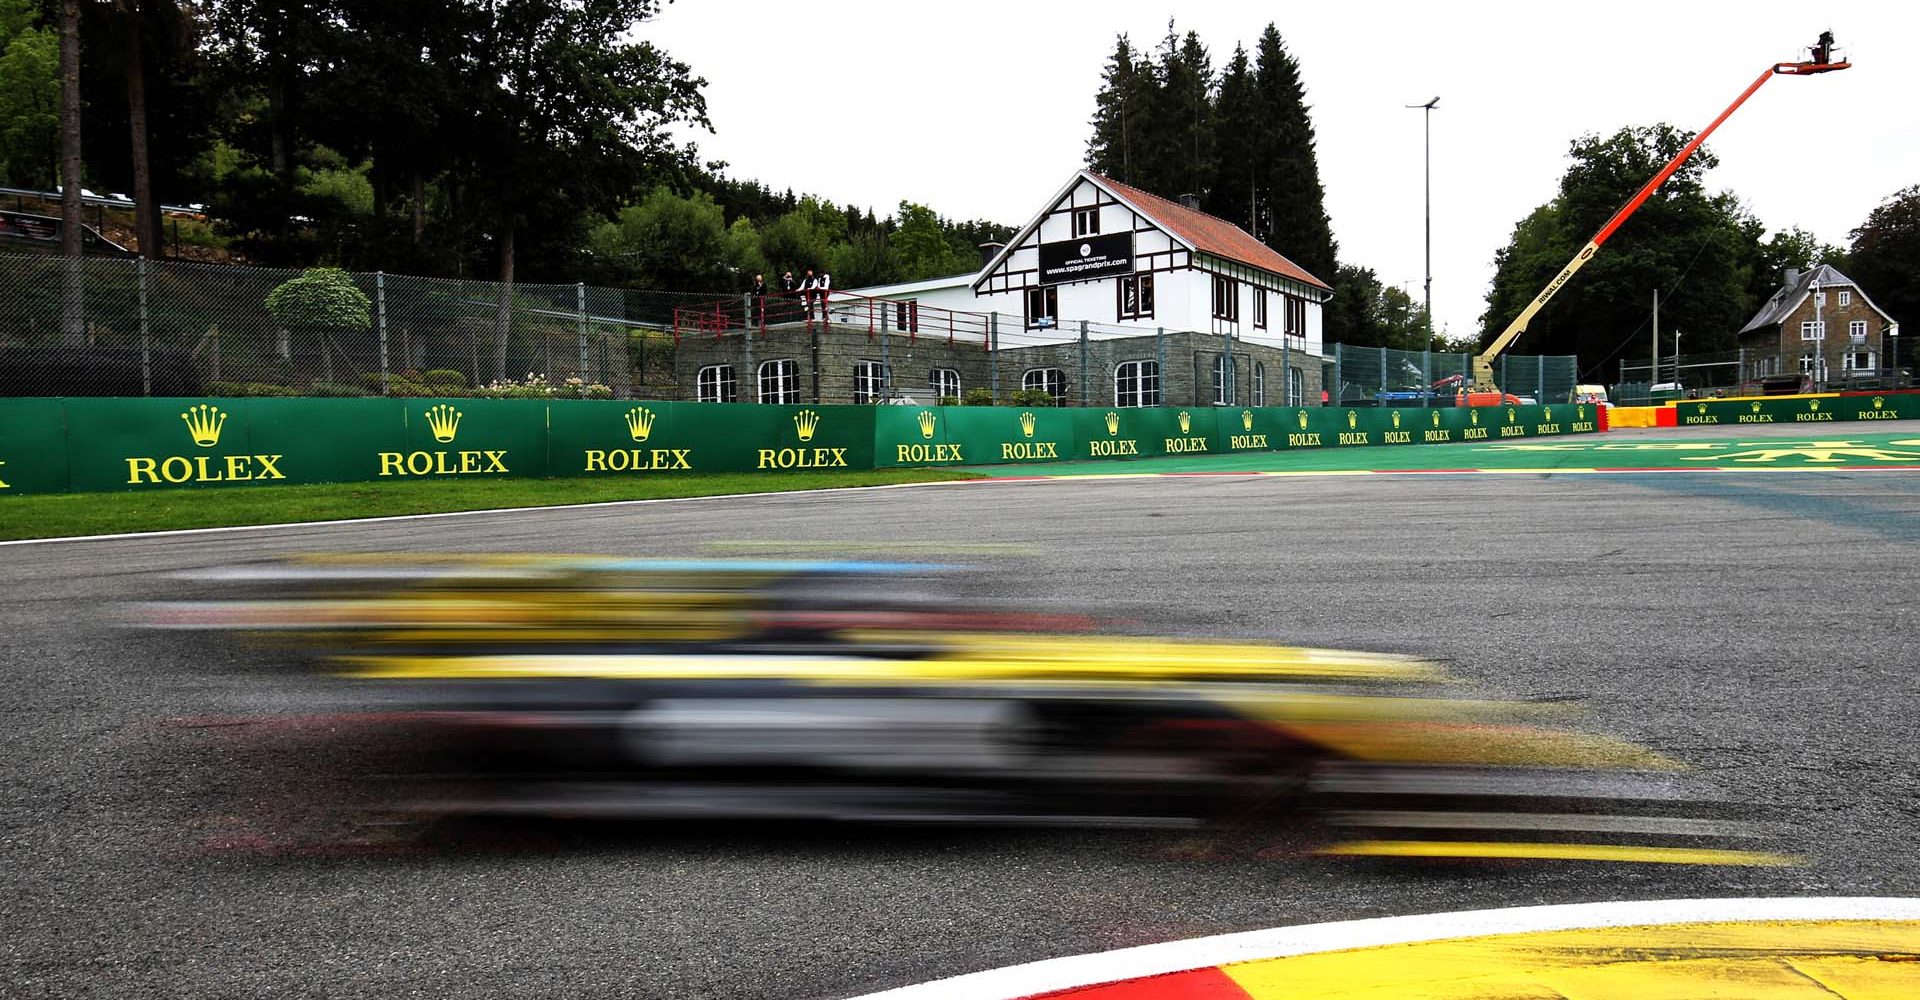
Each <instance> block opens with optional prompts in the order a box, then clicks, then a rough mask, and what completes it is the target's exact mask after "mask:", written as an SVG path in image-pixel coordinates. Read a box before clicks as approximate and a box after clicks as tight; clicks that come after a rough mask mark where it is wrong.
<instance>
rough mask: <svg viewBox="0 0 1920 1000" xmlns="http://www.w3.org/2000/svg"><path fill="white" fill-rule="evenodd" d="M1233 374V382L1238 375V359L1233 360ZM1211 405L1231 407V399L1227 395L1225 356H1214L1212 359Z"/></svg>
mask: <svg viewBox="0 0 1920 1000" xmlns="http://www.w3.org/2000/svg"><path fill="white" fill-rule="evenodd" d="M1233 374H1234V375H1235V376H1236V378H1235V381H1238V380H1239V379H1238V378H1237V376H1238V375H1239V374H1240V359H1238V358H1235V359H1234V360H1233ZM1237 394H1238V393H1236V395H1237ZM1213 404H1214V405H1215V406H1232V405H1233V398H1232V397H1231V396H1229V395H1227V356H1226V355H1224V354H1219V355H1215V356H1214V359H1213Z"/></svg>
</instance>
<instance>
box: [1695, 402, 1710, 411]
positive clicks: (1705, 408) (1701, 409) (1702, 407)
mask: <svg viewBox="0 0 1920 1000" xmlns="http://www.w3.org/2000/svg"><path fill="white" fill-rule="evenodd" d="M1695 412H1697V413H1705V412H1707V404H1705V403H1701V404H1700V406H1699V407H1698V409H1696V410H1695Z"/></svg>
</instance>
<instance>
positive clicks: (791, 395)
mask: <svg viewBox="0 0 1920 1000" xmlns="http://www.w3.org/2000/svg"><path fill="white" fill-rule="evenodd" d="M769 368H771V369H772V371H771V372H769V371H768V369H769ZM754 375H755V377H756V381H757V383H758V385H759V390H760V392H759V399H760V401H761V402H762V403H798V402H800V365H799V364H798V363H796V362H795V361H794V360H793V359H792V358H773V359H770V360H767V361H762V362H760V368H759V370H758V371H756V372H755V373H754ZM769 385H771V386H772V391H768V386H769Z"/></svg>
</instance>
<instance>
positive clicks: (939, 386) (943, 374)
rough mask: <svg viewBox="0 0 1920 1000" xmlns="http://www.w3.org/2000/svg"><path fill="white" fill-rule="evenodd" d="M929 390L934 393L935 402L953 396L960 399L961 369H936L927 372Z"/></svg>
mask: <svg viewBox="0 0 1920 1000" xmlns="http://www.w3.org/2000/svg"><path fill="white" fill-rule="evenodd" d="M927 388H928V389H930V390H932V392H933V401H934V402H936V403H938V402H939V401H940V400H941V399H943V398H945V397H947V396H952V397H953V398H955V399H959V398H960V369H958V368H935V369H933V370H931V371H929V372H927Z"/></svg>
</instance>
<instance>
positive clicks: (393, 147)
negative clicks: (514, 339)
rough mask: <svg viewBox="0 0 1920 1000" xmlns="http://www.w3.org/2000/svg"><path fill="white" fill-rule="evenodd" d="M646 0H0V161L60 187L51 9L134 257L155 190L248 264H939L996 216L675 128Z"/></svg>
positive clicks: (156, 201) (4, 176) (85, 167)
mask: <svg viewBox="0 0 1920 1000" xmlns="http://www.w3.org/2000/svg"><path fill="white" fill-rule="evenodd" d="M665 2H667V0H418V2H414V0H409V2H404V3H396V2H392V0H203V2H199V3H194V2H187V0H0V183H4V184H7V185H11V186H18V187H28V188H35V189H41V190H47V189H51V188H53V187H55V186H58V185H60V184H61V181H62V178H61V174H62V168H61V163H60V156H59V149H60V144H61V133H62V129H61V118H60V107H59V105H60V100H61V81H60V75H61V74H60V70H59V65H58V63H59V57H60V51H61V48H62V46H61V44H60V40H59V37H58V36H59V33H60V25H61V23H62V18H63V17H64V15H65V14H67V13H68V12H69V9H71V12H72V13H73V14H74V15H75V22H76V23H75V29H76V30H75V37H74V39H73V40H74V43H75V44H74V46H73V47H74V48H75V50H76V52H77V57H78V61H79V65H78V67H77V70H78V72H77V82H78V99H79V105H80V109H81V111H80V114H79V115H78V117H77V120H76V121H75V122H74V123H73V126H74V131H76V132H78V133H79V134H80V135H82V136H84V142H83V143H82V159H81V163H80V173H81V183H82V184H84V185H85V186H86V187H88V188H90V189H93V190H101V191H116V192H129V193H131V194H132V196H133V198H134V201H135V202H136V203H137V204H138V205H139V206H140V207H141V211H140V212H139V213H138V214H139V215H140V219H139V220H137V224H136V227H135V228H136V233H137V235H136V237H135V239H136V242H137V243H138V244H139V246H140V248H141V250H142V251H143V252H146V253H149V254H153V253H154V252H155V251H156V250H157V249H159V248H160V245H161V240H160V238H159V231H158V206H159V205H160V204H162V203H166V204H180V205H204V206H205V212H206V214H207V215H208V216H209V217H210V218H211V219H212V220H214V223H215V225H214V227H213V228H212V229H211V231H209V232H207V233H205V234H204V238H205V239H207V240H209V241H211V242H215V243H218V244H219V245H220V246H221V247H223V248H228V249H230V250H231V251H232V252H233V253H234V254H235V255H237V256H239V257H241V258H243V259H246V260H250V261H253V262H257V263H261V264H269V265H277V266H294V267H304V266H309V265H315V264H327V265H336V266H341V267H347V268H352V269H359V270H379V269H384V270H391V271H399V272H406V273H414V274H425V275H434V276H485V277H498V278H500V279H502V280H503V281H506V280H513V279H515V278H518V279H520V280H531V281H541V280H549V281H574V280H578V279H580V278H581V277H582V276H588V277H591V278H593V279H595V280H600V281H607V282H616V283H620V284H633V285H641V286H646V287H668V288H675V289H683V290H697V291H715V292H728V291H733V290H736V289H739V288H742V287H744V286H745V284H746V283H747V282H748V281H749V280H751V277H752V273H753V272H755V271H761V270H771V269H774V268H784V267H793V268H807V267H812V268H830V269H833V270H834V271H835V272H836V276H837V277H839V278H840V280H841V282H842V283H848V282H853V281H887V280H896V279H905V278H917V277H925V276H928V275H929V274H931V273H955V272H957V271H960V270H966V269H968V268H969V267H971V266H972V264H973V262H974V261H975V259H976V254H977V251H976V250H975V249H974V244H976V243H978V242H981V241H984V240H986V239H992V238H1000V239H1004V238H1005V235H1006V234H1007V233H1008V232H1010V231H1011V230H1010V227H1006V226H1001V225H996V224H993V223H988V222H957V221H949V220H946V219H944V218H941V217H940V216H938V215H937V214H936V213H934V212H932V211H931V210H930V209H927V208H925V207H924V206H918V205H902V206H900V207H899V211H898V214H897V215H894V216H889V217H884V218H875V217H874V214H873V212H872V211H871V210H864V211H863V210H857V209H855V208H853V207H851V206H835V205H833V204H832V203H831V202H827V201H824V200H822V199H819V198H814V197H810V196H804V195H803V196H798V197H796V196H795V195H794V193H793V192H792V191H791V190H789V191H786V192H785V193H784V194H776V193H775V192H774V191H773V190H772V189H770V188H769V187H767V186H765V185H762V184H759V183H757V182H754V181H747V180H736V179H733V178H730V177H728V176H726V173H725V165H724V164H718V163H710V162H705V161H703V160H702V159H701V157H700V155H699V150H698V148H697V146H696V145H694V144H691V143H686V142H681V141H676V139H675V136H676V134H678V130H681V129H684V128H685V127H689V126H690V127H692V128H693V129H695V130H699V129H711V124H710V123H709V121H708V119H707V113H706V102H705V98H704V96H703V88H704V86H705V80H704V79H702V78H701V77H700V76H698V75H697V74H696V73H695V72H694V70H693V69H692V68H691V67H689V66H688V65H686V64H685V63H683V62H681V61H679V60H676V59H674V58H673V57H672V56H671V55H670V54H669V53H667V52H665V51H663V50H661V49H660V48H658V47H657V46H655V45H653V44H651V43H650V42H648V41H647V40H646V39H645V37H644V26H645V24H646V22H647V20H648V19H649V18H651V17H652V16H653V15H654V14H655V13H657V12H658V11H659V10H660V9H661V8H662V7H663V6H664V4H665ZM716 208H717V209H718V221H719V227H718V231H717V232H716V231H715V229H714V226H713V215H714V210H715V209H716ZM662 234H665V235H674V236H679V237H684V238H685V241H686V242H685V245H684V246H681V247H659V246H654V245H651V244H648V245H641V243H640V242H637V241H642V240H645V239H647V238H648V236H649V235H662Z"/></svg>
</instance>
